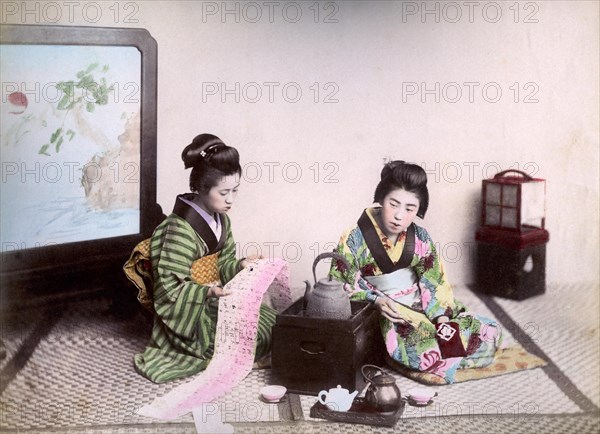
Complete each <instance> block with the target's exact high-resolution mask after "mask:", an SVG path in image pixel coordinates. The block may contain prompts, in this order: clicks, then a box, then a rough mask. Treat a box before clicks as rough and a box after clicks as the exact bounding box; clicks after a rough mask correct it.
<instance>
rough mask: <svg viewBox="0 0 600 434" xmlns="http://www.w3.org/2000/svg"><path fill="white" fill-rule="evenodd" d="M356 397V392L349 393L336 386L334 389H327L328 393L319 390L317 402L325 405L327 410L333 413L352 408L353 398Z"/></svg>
mask: <svg viewBox="0 0 600 434" xmlns="http://www.w3.org/2000/svg"><path fill="white" fill-rule="evenodd" d="M356 395H358V390H355V391H354V392H352V393H350V392H349V391H348V389H344V388H342V386H340V385H339V384H338V386H337V387H336V388H335V389H334V388H332V389H329V392H327V391H325V390H321V391H320V392H319V394H318V395H317V396H318V397H319V402H320V403H321V404H323V405H326V406H327V408H329V409H330V410H333V411H348V410H350V407H352V402H353V401H354V398H355V397H356Z"/></svg>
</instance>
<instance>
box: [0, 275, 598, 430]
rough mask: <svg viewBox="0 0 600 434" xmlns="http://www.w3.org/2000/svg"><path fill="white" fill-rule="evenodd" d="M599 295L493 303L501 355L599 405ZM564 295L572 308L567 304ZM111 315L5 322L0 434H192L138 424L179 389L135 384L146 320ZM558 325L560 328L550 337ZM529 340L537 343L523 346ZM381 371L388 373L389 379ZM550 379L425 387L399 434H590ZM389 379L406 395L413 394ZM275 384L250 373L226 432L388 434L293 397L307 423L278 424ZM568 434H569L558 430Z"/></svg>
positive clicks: (188, 422)
mask: <svg viewBox="0 0 600 434" xmlns="http://www.w3.org/2000/svg"><path fill="white" fill-rule="evenodd" d="M594 291H596V293H597V288H594V287H585V288H582V287H576V286H573V287H566V288H561V289H560V290H558V289H549V290H548V291H547V293H546V294H545V295H543V296H540V297H535V298H532V299H528V300H523V301H520V302H517V301H511V300H504V299H499V298H494V301H495V302H496V303H497V304H498V305H499V306H501V307H502V309H504V310H505V311H506V312H508V313H509V315H510V317H511V318H512V319H513V320H514V324H516V325H514V326H513V327H512V328H511V327H508V328H505V330H504V333H505V335H504V336H505V342H506V344H507V345H508V344H511V343H514V342H516V341H518V340H522V339H523V337H524V335H525V336H530V337H531V338H532V339H533V338H534V337H535V338H536V340H535V342H536V343H537V344H538V345H539V347H540V348H541V349H542V350H543V351H544V352H545V354H546V355H548V356H549V357H550V358H551V359H552V362H553V363H554V364H555V365H556V366H557V367H558V368H559V369H560V371H562V372H564V373H565V374H566V376H567V377H568V378H569V379H570V380H571V381H573V383H574V384H575V385H576V387H577V389H579V390H580V391H581V392H582V393H583V394H585V395H586V396H587V397H589V398H590V399H591V400H592V401H593V402H595V403H596V404H597V403H598V390H599V389H600V385H599V384H598V362H597V361H598V357H599V354H598V345H599V344H598V340H597V338H598V324H597V318H598V314H597V312H598V310H597V309H598V299H597V296H596V298H595V299H594V298H593V293H594ZM568 294H576V295H577V297H567V295H568ZM456 296H457V297H458V298H460V299H461V300H462V301H463V302H464V303H465V304H467V306H468V307H469V308H470V310H472V311H474V312H477V313H479V314H481V315H484V316H488V317H490V318H495V315H494V312H493V311H492V309H491V308H490V307H489V304H486V303H485V302H484V301H482V300H481V299H480V298H478V297H477V295H476V294H474V293H472V292H471V291H470V290H468V289H466V288H457V289H456ZM565 297H567V300H565ZM590 297H591V298H590ZM590 300H592V301H591V302H590ZM594 300H595V301H594ZM561 306H562V307H561ZM108 308H109V302H108V300H107V299H105V298H96V299H92V300H87V301H80V302H77V303H74V304H72V305H70V306H69V308H68V309H66V310H65V311H64V312H63V313H62V314H61V315H59V316H56V317H54V316H53V317H52V318H54V320H52V319H49V317H48V316H47V314H45V313H44V314H42V315H38V316H37V317H35V319H34V320H32V321H24V320H19V321H16V322H12V323H11V322H7V321H3V322H2V327H3V329H2V330H3V335H4V337H5V338H4V339H5V344H6V347H7V350H8V356H7V358H6V359H5V360H4V361H3V363H2V365H0V367H1V368H2V372H3V373H10V372H9V371H11V369H9V368H7V366H8V367H10V366H13V367H14V372H12V374H11V375H9V376H6V380H7V381H6V384H5V388H4V390H3V393H2V394H1V396H0V405H1V409H2V419H1V428H2V430H3V431H13V432H17V431H18V432H22V431H24V432H111V433H113V432H131V433H134V432H140V433H155V432H156V433H158V432H165V433H171V432H177V433H179V432H195V428H194V424H193V418H192V416H191V414H188V415H186V416H184V417H182V418H180V419H178V420H176V421H173V422H168V423H167V422H160V421H157V420H154V419H149V418H143V417H140V416H138V415H137V414H136V410H137V409H138V408H139V407H140V406H142V405H144V404H147V403H149V402H151V401H152V400H153V399H154V398H155V397H156V396H159V395H162V394H164V393H166V392H168V391H169V390H171V389H172V388H173V387H176V386H177V385H179V384H181V383H182V382H184V381H186V380H178V381H175V382H171V383H167V384H162V385H157V384H154V383H152V382H150V381H148V380H146V379H144V378H143V377H141V376H140V375H138V374H137V373H136V372H135V371H134V370H133V364H132V358H133V355H134V354H136V353H137V352H139V351H141V350H142V349H143V348H144V347H145V345H146V343H147V340H148V337H149V334H150V321H149V319H148V317H147V316H145V315H144V314H143V313H141V312H139V313H138V314H136V315H135V316H133V317H131V318H128V319H117V318H115V317H114V316H112V315H111V314H110V313H109V309H108ZM594 309H595V310H594ZM592 312H593V313H592ZM594 320H596V323H594ZM44 321H46V322H44ZM53 321H57V322H56V323H55V324H54V323H53ZM557 321H558V322H560V323H561V324H564V328H559V329H557V328H556V326H555V322H557ZM532 330H535V335H530V334H529V335H528V333H531V331H532ZM38 341H39V342H38ZM26 342H29V344H30V345H31V348H30V353H29V354H27V352H26V351H24V350H23V346H24V343H26ZM16 354H22V355H23V357H22V360H21V361H22V364H23V366H20V365H19V364H18V363H17V364H15V363H14V362H13V361H14V356H15V355H16ZM11 363H12V365H11ZM386 370H387V371H389V369H387V367H386ZM551 372H552V371H551V370H547V369H540V368H538V369H533V370H528V371H521V372H517V373H514V374H509V375H503V376H499V377H493V378H487V379H484V380H477V381H470V382H466V383H458V384H453V385H445V386H432V387H435V389H436V390H437V392H438V397H436V399H435V402H434V403H433V404H432V405H431V406H429V407H424V408H416V407H410V406H407V407H406V409H405V412H404V415H403V417H402V419H401V420H400V421H399V422H398V425H397V426H396V430H398V429H402V428H404V429H406V430H408V432H411V433H412V432H415V433H420V432H423V433H425V432H426V433H428V434H429V433H431V432H444V433H448V432H484V431H485V432H486V433H493V432H511V433H521V432H523V433H525V432H574V431H573V430H575V431H578V432H597V427H598V418H597V416H594V415H593V414H591V413H587V414H586V413H583V412H582V409H581V406H579V405H578V404H577V403H576V402H575V401H574V400H573V399H572V397H571V398H570V397H569V395H568V394H566V393H565V391H564V390H563V389H561V387H560V384H557V381H555V380H556V378H550V376H549V373H551ZM393 374H394V375H395V377H396V378H397V384H398V386H399V387H400V389H401V391H402V392H403V393H405V392H406V391H407V390H408V389H410V388H411V387H413V386H416V385H417V383H415V382H414V381H412V380H410V379H407V378H405V377H401V376H400V375H399V374H396V373H393ZM3 379H4V377H3ZM270 381H271V379H270V370H269V369H265V370H253V371H252V372H251V374H250V375H249V376H248V377H247V378H246V379H245V380H244V381H243V382H242V383H241V384H240V385H238V386H237V387H236V388H235V389H233V390H232V391H231V392H230V393H229V394H228V395H226V396H224V397H223V398H221V399H219V400H218V401H216V402H215V403H213V404H214V405H216V406H218V408H219V410H220V411H221V414H222V418H223V421H224V422H225V423H232V424H233V425H234V426H235V427H236V432H261V433H263V432H277V433H287V432H293V433H299V432H331V433H336V434H338V433H357V432H392V430H388V429H381V428H374V427H369V426H366V425H351V424H335V423H331V422H326V421H323V420H320V419H311V418H310V417H309V412H310V407H311V406H312V405H313V404H314V403H315V402H316V397H314V396H301V397H300V402H301V406H302V413H303V415H302V416H300V419H301V418H304V420H296V421H290V420H289V419H290V417H289V415H287V416H285V417H284V415H280V413H279V408H280V407H278V406H275V405H269V404H265V403H263V402H261V401H260V400H259V398H258V391H259V389H260V387H261V386H262V385H264V384H268V383H270ZM557 415H559V416H557ZM540 423H542V424H544V425H543V427H542V426H541V425H539V424H540ZM481 424H484V425H481ZM528 424H529V425H528ZM576 426H578V427H579V428H578V429H575V427H576ZM565 427H567V428H568V429H564V430H561V429H563V428H565ZM569 427H570V428H569ZM541 428H544V429H541ZM594 429H595V430H596V431H594Z"/></svg>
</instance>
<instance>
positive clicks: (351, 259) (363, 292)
mask: <svg viewBox="0 0 600 434" xmlns="http://www.w3.org/2000/svg"><path fill="white" fill-rule="evenodd" d="M365 249H366V243H365V241H364V238H363V236H362V233H361V232H360V229H359V228H358V227H355V228H353V229H351V230H350V231H346V232H344V233H343V234H342V236H341V237H340V241H339V243H338V245H337V247H336V248H335V250H334V252H335V253H337V254H339V255H341V256H342V257H344V258H345V259H346V261H347V262H348V264H349V265H350V268H348V267H346V265H345V264H344V263H343V262H342V261H339V260H336V259H332V261H331V269H330V270H329V275H330V276H331V277H332V278H333V279H336V280H338V281H340V282H345V283H347V284H348V287H346V290H348V291H349V292H350V298H351V299H352V300H366V301H371V302H373V301H375V299H376V298H377V295H376V294H375V292H374V291H373V289H372V287H371V285H370V284H369V283H368V282H367V281H366V280H365V279H364V278H363V277H362V275H361V273H359V271H360V270H361V269H362V268H363V267H364V266H365V265H367V264H366V263H363V262H365V260H364V258H365V257H366V256H367V255H365Z"/></svg>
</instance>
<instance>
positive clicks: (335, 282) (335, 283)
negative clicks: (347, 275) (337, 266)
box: [317, 276, 344, 288]
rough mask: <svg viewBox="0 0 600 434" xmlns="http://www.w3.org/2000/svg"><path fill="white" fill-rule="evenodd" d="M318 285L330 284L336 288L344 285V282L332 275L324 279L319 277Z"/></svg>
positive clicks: (329, 285)
mask: <svg viewBox="0 0 600 434" xmlns="http://www.w3.org/2000/svg"><path fill="white" fill-rule="evenodd" d="M317 285H319V286H328V287H330V288H334V287H336V288H337V287H340V286H342V287H343V285H344V284H343V283H342V282H340V281H339V280H335V279H332V278H331V276H330V277H324V278H322V279H319V281H318V282H317Z"/></svg>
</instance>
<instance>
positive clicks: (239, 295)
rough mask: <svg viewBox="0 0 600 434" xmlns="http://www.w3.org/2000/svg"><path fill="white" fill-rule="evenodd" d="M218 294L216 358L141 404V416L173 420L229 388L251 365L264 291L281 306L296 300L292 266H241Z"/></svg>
mask: <svg viewBox="0 0 600 434" xmlns="http://www.w3.org/2000/svg"><path fill="white" fill-rule="evenodd" d="M225 289H227V290H230V291H231V294H230V295H228V296H225V297H221V298H220V299H219V318H218V320H217V332H216V336H215V350H214V355H213V358H212V360H211V362H210V364H209V365H208V368H206V370H205V371H203V372H201V373H199V374H198V375H196V376H195V377H194V378H192V379H191V380H190V381H188V382H187V383H184V384H182V385H181V386H178V387H176V388H175V389H173V390H171V391H170V392H168V393H167V394H166V395H163V396H161V397H158V398H156V399H155V400H154V401H153V402H152V403H151V404H148V405H145V406H144V407H142V408H140V409H139V410H138V414H139V415H141V416H147V417H153V418H157V419H163V420H173V419H177V418H178V417H180V416H183V415H185V414H186V413H188V412H190V411H192V409H194V408H195V407H198V406H200V405H202V404H204V403H207V402H211V401H213V400H215V399H217V398H219V397H221V396H223V395H225V394H226V393H227V392H229V391H230V390H231V389H233V388H234V387H235V386H236V385H237V384H238V383H240V382H241V381H242V380H243V379H244V378H245V377H246V376H247V375H248V373H249V372H250V370H251V369H252V364H253V363H254V352H255V345H256V331H257V326H258V316H259V310H260V304H261V302H262V299H263V295H264V293H265V291H267V292H268V294H269V296H270V298H271V301H272V303H273V307H274V308H275V309H276V310H277V311H278V312H281V311H282V310H284V309H285V308H286V307H288V306H289V305H290V304H291V302H292V299H291V293H290V285H289V271H288V266H287V263H286V262H285V261H284V260H282V259H261V260H258V261H256V262H254V263H253V264H252V265H250V266H249V267H246V268H245V269H243V270H242V271H240V272H239V273H238V274H237V275H236V276H235V277H234V278H233V279H232V280H231V281H230V282H229V283H228V284H227V285H225Z"/></svg>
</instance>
